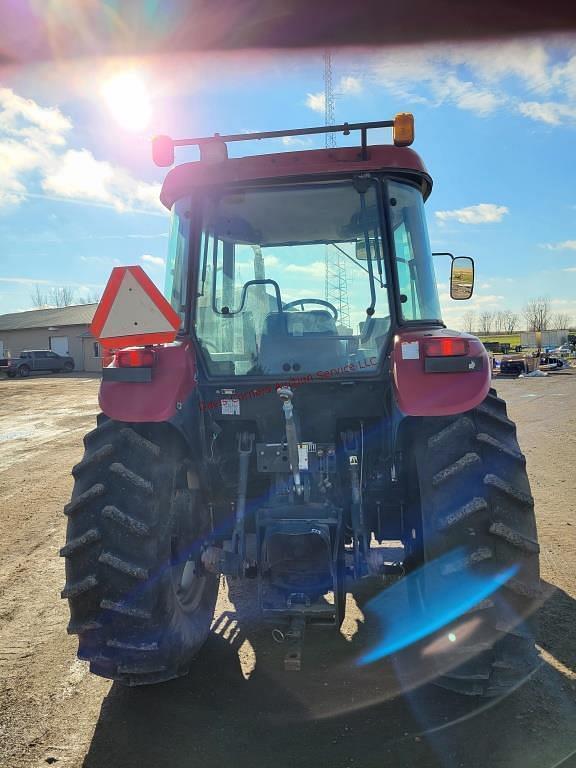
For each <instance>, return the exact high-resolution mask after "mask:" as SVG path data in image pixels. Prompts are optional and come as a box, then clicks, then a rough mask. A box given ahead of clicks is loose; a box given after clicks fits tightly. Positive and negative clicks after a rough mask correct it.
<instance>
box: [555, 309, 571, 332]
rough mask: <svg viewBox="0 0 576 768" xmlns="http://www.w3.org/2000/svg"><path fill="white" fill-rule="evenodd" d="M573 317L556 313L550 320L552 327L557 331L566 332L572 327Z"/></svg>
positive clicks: (563, 313)
mask: <svg viewBox="0 0 576 768" xmlns="http://www.w3.org/2000/svg"><path fill="white" fill-rule="evenodd" d="M570 320H571V317H570V315H569V314H568V313H567V312H555V313H554V314H553V315H552V318H551V320H550V326H551V327H552V328H553V329H554V330H555V331H565V330H567V329H568V328H569V327H570Z"/></svg>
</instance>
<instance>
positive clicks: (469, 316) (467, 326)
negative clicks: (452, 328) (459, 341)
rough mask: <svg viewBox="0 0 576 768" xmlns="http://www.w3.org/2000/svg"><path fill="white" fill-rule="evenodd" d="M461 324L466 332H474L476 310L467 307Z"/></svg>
mask: <svg viewBox="0 0 576 768" xmlns="http://www.w3.org/2000/svg"><path fill="white" fill-rule="evenodd" d="M462 325H463V327H464V330H465V331H466V332H467V333H474V331H475V330H476V312H474V310H473V309H469V310H468V312H465V313H464V315H463V316H462Z"/></svg>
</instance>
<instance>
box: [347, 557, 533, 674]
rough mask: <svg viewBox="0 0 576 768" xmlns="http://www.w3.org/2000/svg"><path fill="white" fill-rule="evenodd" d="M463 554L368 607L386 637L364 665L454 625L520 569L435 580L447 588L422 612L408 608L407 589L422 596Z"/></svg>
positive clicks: (435, 593) (438, 564) (414, 576)
mask: <svg viewBox="0 0 576 768" xmlns="http://www.w3.org/2000/svg"><path fill="white" fill-rule="evenodd" d="M463 554H464V553H463V550H462V549H457V550H454V551H453V552H450V553H449V554H448V555H445V556H444V557H441V558H439V559H438V560H434V561H433V562H431V563H428V564H427V565H425V566H424V567H423V568H420V569H419V570H418V571H415V572H414V573H412V574H410V575H409V576H408V577H407V578H405V579H403V580H402V581H400V582H398V583H397V584H395V585H394V586H393V587H390V588H389V589H387V590H385V591H384V592H381V593H380V594H379V595H378V596H377V597H375V598H373V599H372V600H370V602H369V603H367V604H366V611H368V612H370V613H372V614H374V615H375V616H376V617H377V619H378V620H379V622H380V625H381V627H382V637H381V639H380V641H379V642H378V643H377V644H376V646H375V647H374V648H372V649H371V650H370V651H368V653H366V654H364V655H363V656H361V657H360V659H359V660H358V664H359V665H360V666H362V665H364V664H370V663H372V662H374V661H377V660H378V659H382V658H384V657H385V656H389V655H390V654H392V653H396V652H397V651H400V650H401V649H402V648H406V647H407V646H409V645H412V644H413V643H416V642H417V641H419V640H422V639H423V638H424V637H428V635H431V634H432V633H433V632H436V631H437V630H439V629H441V628H442V627H445V626H446V625H447V624H450V622H452V621H454V620H455V619H457V618H458V617H459V616H462V615H463V614H464V613H466V611H469V610H470V609H471V608H473V607H474V606H475V605H477V604H478V603H479V602H481V601H482V600H484V599H486V598H487V597H488V596H489V595H491V594H493V593H494V592H496V591H497V590H498V589H499V588H500V587H501V586H502V585H503V584H505V583H506V582H507V581H508V580H509V579H511V578H512V576H514V574H515V573H516V571H517V570H518V566H517V565H512V566H511V567H509V568H506V569H505V570H501V571H496V572H493V573H482V574H481V573H478V572H474V571H469V570H467V571H462V572H461V573H459V574H458V578H457V579H444V580H439V579H435V583H436V584H441V583H442V581H443V582H444V586H443V587H442V588H440V587H438V588H436V589H435V590H434V591H430V592H429V593H428V594H427V597H426V604H425V605H423V606H422V610H414V608H413V607H412V608H410V607H407V601H406V590H407V589H408V590H409V589H411V588H414V589H415V591H417V592H419V593H420V594H422V593H423V590H422V589H421V588H420V587H421V585H422V584H424V583H425V582H426V580H427V579H429V577H431V576H433V575H435V576H437V575H438V574H441V573H443V572H446V570H450V567H451V566H452V567H453V566H454V565H455V564H458V563H459V562H461V561H462V557H463ZM448 640H449V642H455V640H456V637H455V636H454V638H452V637H450V635H448Z"/></svg>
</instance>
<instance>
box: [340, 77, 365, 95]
mask: <svg viewBox="0 0 576 768" xmlns="http://www.w3.org/2000/svg"><path fill="white" fill-rule="evenodd" d="M363 90H364V86H363V84H362V80H361V79H360V78H359V77H353V76H352V75H346V76H345V77H341V78H340V83H339V84H338V91H339V92H340V93H342V94H358V93H362V91H363Z"/></svg>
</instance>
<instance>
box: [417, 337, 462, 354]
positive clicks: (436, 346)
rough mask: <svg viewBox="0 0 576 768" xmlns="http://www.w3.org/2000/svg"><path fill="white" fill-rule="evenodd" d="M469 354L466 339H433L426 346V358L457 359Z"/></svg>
mask: <svg viewBox="0 0 576 768" xmlns="http://www.w3.org/2000/svg"><path fill="white" fill-rule="evenodd" d="M467 354H468V342H467V341H466V340H465V339H431V340H430V341H426V343H425V344H424V355H425V356H426V357H456V356H458V355H467Z"/></svg>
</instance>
